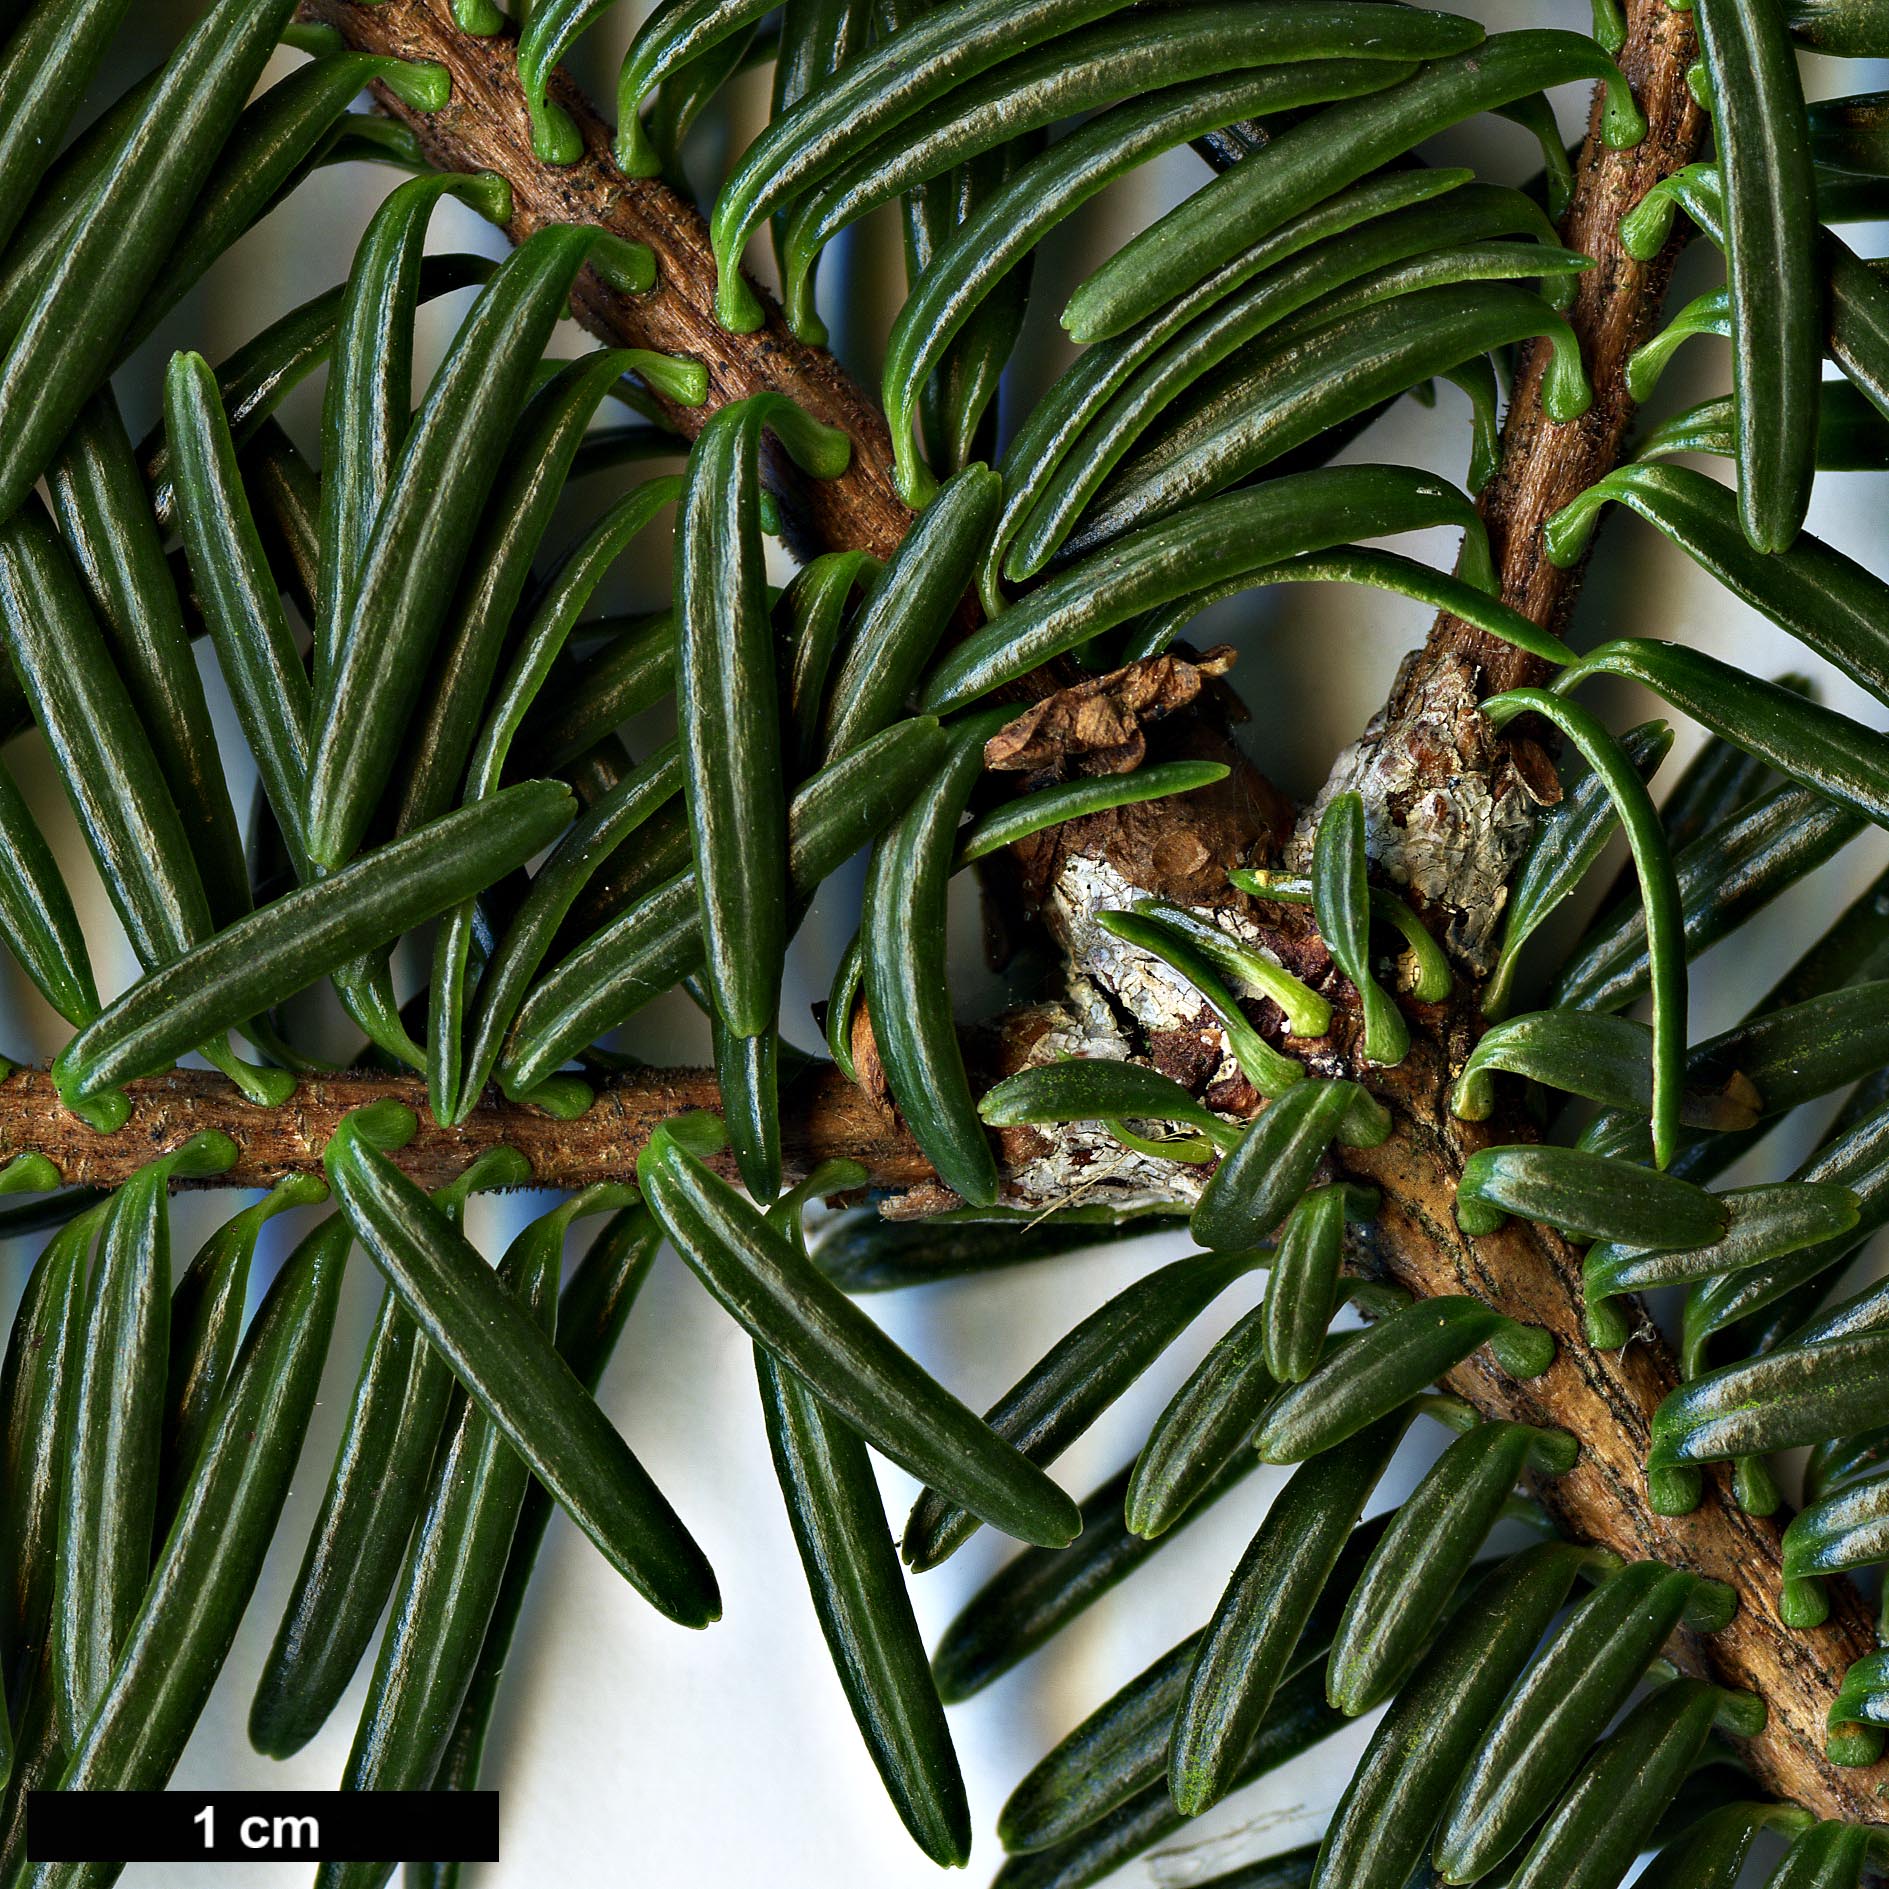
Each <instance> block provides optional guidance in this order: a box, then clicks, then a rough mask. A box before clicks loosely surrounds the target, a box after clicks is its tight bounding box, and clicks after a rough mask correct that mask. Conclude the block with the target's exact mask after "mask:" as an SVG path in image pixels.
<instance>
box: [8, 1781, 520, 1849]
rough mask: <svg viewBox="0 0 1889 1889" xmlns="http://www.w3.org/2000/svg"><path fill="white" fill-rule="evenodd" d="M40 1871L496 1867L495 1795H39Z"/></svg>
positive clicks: (35, 1843)
mask: <svg viewBox="0 0 1889 1889" xmlns="http://www.w3.org/2000/svg"><path fill="white" fill-rule="evenodd" d="M26 1853H27V1855H29V1856H30V1857H31V1858H32V1859H33V1861H34V1862H36V1863H205V1862H209V1863H256V1862H294V1861H297V1860H298V1859H307V1860H309V1861H319V1862H333V1863H385V1862H428V1863H495V1862H497V1861H498V1792H497V1791H31V1792H29V1793H28V1794H27V1799H26Z"/></svg>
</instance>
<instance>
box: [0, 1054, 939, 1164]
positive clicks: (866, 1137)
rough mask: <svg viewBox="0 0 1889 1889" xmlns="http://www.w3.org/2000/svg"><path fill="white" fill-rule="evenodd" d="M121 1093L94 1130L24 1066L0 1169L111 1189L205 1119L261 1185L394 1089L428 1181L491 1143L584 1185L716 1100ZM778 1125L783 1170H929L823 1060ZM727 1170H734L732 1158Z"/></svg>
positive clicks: (338, 1086)
mask: <svg viewBox="0 0 1889 1889" xmlns="http://www.w3.org/2000/svg"><path fill="white" fill-rule="evenodd" d="M125 1093H126V1095H127V1096H128V1097H129V1099H130V1102H131V1119H130V1120H129V1121H128V1122H127V1123H126V1124H125V1126H124V1127H123V1128H121V1129H119V1130H118V1131H117V1133H115V1134H110V1135H101V1134H99V1133H97V1132H96V1131H95V1130H93V1129H91V1128H88V1127H87V1126H86V1125H85V1123H83V1122H82V1121H80V1120H79V1118H78V1117H77V1116H76V1115H71V1114H68V1113H67V1111H66V1110H65V1109H64V1108H63V1107H62V1106H61V1104H60V1101H59V1097H58V1095H57V1093H56V1092H55V1090H54V1088H53V1085H52V1078H51V1077H50V1076H48V1075H47V1074H45V1073H44V1072H43V1071H41V1070H37V1069H22V1070H20V1071H19V1072H18V1073H17V1074H15V1075H13V1076H12V1077H10V1078H9V1079H8V1080H7V1081H6V1082H5V1083H0V1166H4V1165H5V1163H6V1162H8V1161H10V1160H12V1159H13V1158H14V1156H16V1155H20V1154H27V1153H38V1154H43V1155H45V1156H46V1157H47V1159H48V1160H50V1161H51V1162H52V1163H53V1165H54V1166H55V1167H56V1168H58V1170H59V1172H60V1175H61V1176H62V1177H63V1178H64V1179H65V1180H66V1181H68V1182H70V1183H72V1184H73V1185H75V1186H89V1187H116V1186H118V1185H119V1184H120V1183H121V1182H123V1181H127V1180H129V1179H130V1178H131V1176H132V1175H133V1174H135V1173H136V1172H137V1171H138V1169H139V1167H140V1166H141V1165H142V1164H143V1163H144V1162H146V1161H149V1160H151V1159H153V1158H154V1157H155V1156H157V1155H160V1154H164V1153H167V1152H168V1151H169V1150H171V1149H172V1148H175V1147H177V1146H179V1145H180V1144H181V1143H183V1142H185V1141H187V1140H188V1139H189V1138H190V1137H191V1136H192V1135H194V1134H197V1133H199V1132H200V1131H202V1130H204V1129H208V1128H214V1129H219V1130H221V1131H222V1132H223V1133H224V1134H226V1135H228V1136H229V1137H230V1139H231V1140H232V1141H234V1142H235V1143H236V1146H237V1151H238V1159H237V1162H236V1165H235V1166H234V1167H233V1168H231V1169H230V1170H229V1172H228V1173H226V1174H221V1175H218V1176H216V1177H215V1180H214V1182H213V1183H211V1184H213V1185H215V1186H218V1187H267V1186H270V1185H272V1184H273V1183H274V1182H276V1181H279V1180H281V1179H282V1178H283V1177H284V1176H285V1175H289V1174H319V1173H320V1172H321V1151H322V1149H323V1148H324V1147H326V1146H327V1143H328V1140H329V1137H330V1136H332V1135H333V1133H334V1131H335V1128H336V1126H337V1125H338V1124H339V1122H340V1120H341V1118H342V1116H344V1115H345V1114H347V1112H348V1111H349V1110H350V1109H355V1108H360V1107H361V1106H363V1104H365V1103H368V1102H378V1101H382V1100H393V1101H396V1102H404V1103H405V1104H406V1105H407V1106H408V1107H409V1108H411V1109H412V1110H413V1111H414V1113H415V1114H416V1115H417V1116H418V1117H419V1121H420V1129H419V1133H418V1134H417V1135H415V1137H414V1139H413V1140H412V1142H411V1143H409V1144H408V1146H407V1147H406V1148H405V1149H404V1150H403V1151H402V1152H401V1153H400V1154H398V1155H396V1156H395V1157H394V1158H395V1160H396V1161H398V1163H399V1164H400V1166H401V1167H402V1168H404V1169H405V1170H406V1171H407V1172H408V1173H409V1174H410V1175H412V1176H413V1178H414V1179H415V1180H417V1181H421V1182H423V1183H424V1184H425V1185H427V1186H428V1187H436V1186H438V1185H440V1184H441V1183H442V1182H444V1181H448V1180H451V1179H452V1178H453V1176H454V1175H456V1174H458V1173H459V1172H461V1170H462V1169H464V1168H465V1167H466V1165H467V1164H468V1163H469V1162H470V1161H471V1160H472V1159H473V1157H474V1156H475V1155H479V1154H482V1153H484V1152H485V1151H486V1150H488V1149H491V1148H497V1147H509V1148H515V1149H517V1150H518V1152H519V1153H520V1154H522V1155H523V1156H524V1157H525V1158H526V1159H527V1160H528V1161H529V1162H530V1163H531V1176H532V1184H533V1185H534V1186H540V1187H558V1188H573V1187H588V1186H590V1185H591V1184H592V1183H593V1182H596V1181H633V1180H635V1178H636V1157H637V1155H638V1154H639V1153H640V1152H641V1151H642V1148H643V1145H644V1143H645V1142H647V1141H648V1140H649V1137H650V1134H651V1131H652V1130H654V1129H655V1128H656V1126H657V1125H658V1124H659V1123H661V1122H665V1121H670V1120H672V1119H673V1118H674V1117H676V1116H677V1115H681V1114H686V1113H687V1112H688V1111H690V1110H691V1109H713V1108H718V1107H719V1106H720V1100H721V1098H720V1095H719V1093H718V1092H717V1090H716V1087H715V1077H714V1073H713V1072H712V1071H711V1070H707V1069H648V1070H637V1071H634V1072H632V1073H631V1074H628V1075H625V1076H623V1077H622V1078H620V1079H619V1080H617V1081H615V1082H612V1083H610V1084H608V1085H607V1086H605V1087H602V1088H600V1089H599V1091H598V1094H597V1099H596V1102H595V1103H594V1104H593V1105H592V1106H591V1108H590V1109H589V1110H588V1111H587V1112H586V1113H585V1114H584V1115H583V1116H582V1117H581V1118H580V1119H579V1120H577V1121H574V1122H565V1121H559V1120H557V1119H556V1118H555V1117H553V1116H550V1115H547V1114H545V1113H544V1111H543V1110H542V1109H535V1108H529V1107H524V1106H520V1105H516V1104H510V1103H499V1102H496V1101H494V1100H491V1099H490V1098H488V1099H487V1100H486V1101H485V1102H484V1103H483V1104H481V1106H480V1107H478V1108H476V1109H474V1110H473V1112H472V1114H471V1115H470V1116H469V1117H467V1119H466V1120H465V1121H464V1122H462V1123H461V1124H460V1125H459V1126H458V1127H456V1128H442V1127H441V1126H440V1125H439V1124H438V1123H437V1122H436V1121H435V1120H434V1119H433V1117H432V1115H431V1114H430V1113H429V1112H428V1110H427V1106H426V1084H425V1083H424V1082H423V1081H421V1080H420V1079H419V1078H418V1077H416V1076H392V1075H383V1074H382V1073H380V1072H379V1071H371V1070H350V1071H347V1072H345V1073H343V1074H340V1075H334V1076H316V1077H311V1078H310V1079H309V1080H308V1081H306V1082H304V1083H303V1084H302V1085H301V1087H300V1088H298V1089H297V1090H296V1092H295V1094H294V1095H293V1096H292V1097H291V1098H290V1100H289V1101H288V1102H286V1103H285V1104H284V1105H283V1106H282V1107H281V1108H259V1107H257V1106H256V1105H255V1104H253V1103H249V1102H245V1101H244V1100H243V1099H242V1097H241V1096H240V1095H238V1094H236V1093H235V1091H234V1090H233V1089H232V1088H231V1087H230V1084H229V1081H228V1080H227V1078H225V1077H223V1076H220V1075H217V1074H215V1073H213V1072H212V1071H209V1070H203V1069H174V1070H172V1071H171V1072H170V1073H169V1074H168V1075H163V1076H152V1077H150V1078H148V1079H147V1080H145V1081H142V1082H133V1083H128V1084H127V1085H126V1088H125ZM781 1128H782V1155H783V1159H784V1162H785V1165H786V1168H787V1173H788V1178H789V1179H790V1180H798V1179H799V1178H801V1177H802V1176H803V1175H805V1174H806V1173H807V1172H808V1170H809V1169H810V1168H812V1167H815V1166H817V1165H818V1164H819V1163H820V1162H822V1161H827V1160H833V1159H837V1158H838V1157H840V1156H842V1155H844V1156H847V1157H848V1158H850V1159H852V1160H855V1161H858V1162H860V1163H861V1164H863V1165H864V1166H865V1168H866V1170H867V1172H868V1174H869V1175H870V1177H871V1180H872V1183H873V1185H875V1186H879V1187H909V1186H912V1185H914V1184H916V1183H917V1182H919V1181H922V1180H927V1179H929V1178H930V1176H931V1168H930V1165H929V1164H928V1163H927V1162H926V1160H925V1158H924V1156H923V1155H921V1154H920V1153H919V1152H918V1148H917V1146H916V1144H915V1143H914V1142H913V1141H912V1140H911V1138H910V1137H909V1136H908V1135H906V1133H905V1132H904V1130H903V1129H901V1128H900V1127H899V1126H898V1125H897V1124H896V1123H895V1122H894V1121H893V1120H892V1119H891V1117H890V1116H889V1115H888V1114H887V1113H886V1111H884V1110H883V1109H881V1108H879V1107H878V1106H877V1105H876V1104H874V1103H873V1102H871V1101H869V1100H868V1099H867V1098H866V1097H865V1096H864V1095H863V1094H862V1093H861V1092H860V1091H859V1090H858V1089H855V1088H854V1087H853V1086H852V1084H851V1083H849V1082H847V1081H846V1080H845V1079H844V1077H842V1076H841V1075H840V1074H839V1072H838V1071H837V1070H835V1069H832V1068H828V1067H822V1068H821V1069H819V1070H818V1071H817V1072H816V1073H814V1074H812V1075H810V1076H808V1077H807V1078H805V1079H804V1080H803V1081H802V1082H800V1083H798V1084H789V1085H788V1086H787V1088H786V1089H785V1091H784V1093H783V1096H782V1123H781ZM724 1169H725V1171H726V1172H727V1173H729V1174H732V1173H733V1172H734V1168H733V1164H732V1162H726V1163H724Z"/></svg>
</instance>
